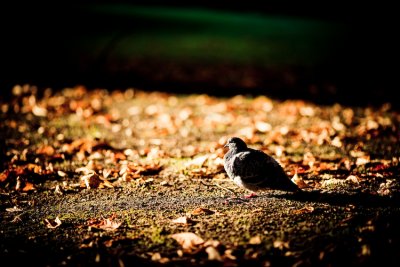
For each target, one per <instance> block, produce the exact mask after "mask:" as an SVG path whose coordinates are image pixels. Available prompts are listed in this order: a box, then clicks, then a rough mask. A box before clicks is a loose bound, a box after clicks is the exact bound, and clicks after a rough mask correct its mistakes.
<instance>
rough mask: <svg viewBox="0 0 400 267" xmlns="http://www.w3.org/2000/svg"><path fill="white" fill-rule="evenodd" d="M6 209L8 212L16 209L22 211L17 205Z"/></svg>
mask: <svg viewBox="0 0 400 267" xmlns="http://www.w3.org/2000/svg"><path fill="white" fill-rule="evenodd" d="M6 211H8V212H17V211H22V209H21V208H18V207H17V206H14V207H12V208H6Z"/></svg>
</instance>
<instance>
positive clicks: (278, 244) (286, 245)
mask: <svg viewBox="0 0 400 267" xmlns="http://www.w3.org/2000/svg"><path fill="white" fill-rule="evenodd" d="M273 246H274V248H277V249H280V250H283V249H284V248H286V249H288V248H289V241H282V240H275V241H274V243H273Z"/></svg>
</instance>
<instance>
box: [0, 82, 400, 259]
mask: <svg viewBox="0 0 400 267" xmlns="http://www.w3.org/2000/svg"><path fill="white" fill-rule="evenodd" d="M0 106H1V112H0V116H1V121H2V123H1V124H0V128H1V131H2V140H1V142H2V143H0V145H1V149H2V150H1V151H0V153H2V154H1V155H0V156H1V158H2V159H3V160H2V166H1V169H0V190H1V200H2V210H3V211H4V212H6V214H5V215H4V219H3V221H4V222H11V221H14V220H12V218H14V219H16V218H17V217H18V220H15V221H14V222H13V223H12V225H13V226H6V227H16V225H18V224H21V223H23V222H24V221H26V220H25V219H24V218H34V217H39V218H37V219H39V220H40V221H43V220H44V221H45V225H46V227H48V228H57V227H59V226H60V225H61V222H62V226H63V227H61V229H64V228H68V227H73V228H76V227H77V226H79V225H82V222H86V223H85V224H84V225H85V226H86V227H89V228H90V229H97V230H100V231H102V232H104V233H105V235H104V236H100V235H98V234H99V233H97V232H96V231H90V232H89V234H88V240H89V241H88V242H89V243H91V244H93V245H92V246H87V249H89V248H95V247H96V246H95V244H98V245H97V246H100V245H99V244H106V243H107V244H108V245H107V246H106V247H107V249H108V248H110V249H117V248H118V247H119V248H121V247H123V248H124V250H122V251H121V250H120V251H118V253H121V254H124V253H126V251H132V248H133V247H135V248H136V250H134V254H135V255H141V256H140V257H143V258H144V259H149V260H152V261H155V262H160V263H162V262H163V263H171V262H179V261H182V260H187V261H188V262H190V260H194V261H195V262H197V263H202V262H203V263H204V261H207V260H208V261H217V262H223V263H225V264H226V265H229V264H232V265H234V264H233V263H234V262H235V261H238V262H240V261H242V262H243V261H247V260H249V261H251V260H255V259H256V260H258V261H259V262H263V263H268V262H270V261H271V260H272V261H274V260H275V261H277V262H279V263H292V264H295V263H296V262H299V260H300V261H301V260H303V261H304V260H306V259H305V258H301V255H303V254H302V253H304V255H308V254H309V253H311V254H312V253H316V255H319V256H316V257H315V258H314V259H311V261H312V262H313V263H314V264H322V265H324V263H326V264H327V265H329V262H324V259H326V258H329V255H331V256H335V255H339V254H340V250H338V249H336V246H331V245H330V244H329V242H328V243H324V242H327V241H326V240H329V241H330V243H335V242H342V240H340V239H339V240H338V239H334V238H333V236H335V234H334V232H335V231H336V232H335V233H336V234H337V236H342V237H343V238H347V239H348V240H349V241H347V242H349V243H351V244H353V246H354V251H353V250H352V247H349V249H348V253H350V254H351V255H352V257H353V261H355V262H360V261H361V260H362V259H361V258H360V257H361V256H362V257H367V258H371V257H373V256H374V255H375V254H374V250H373V246H371V244H373V242H372V239H371V238H370V236H368V235H366V232H365V234H363V233H364V232H363V231H361V232H359V231H358V230H360V229H362V228H360V224H359V223H358V221H357V220H361V221H362V219H357V218H358V216H360V215H359V214H357V212H360V211H359V209H361V208H360V206H361V207H362V206H363V205H364V206H365V205H366V204H365V203H370V202H368V201H365V202H359V201H361V200H362V199H364V198H365V199H367V200H368V199H374V197H376V196H377V197H382V199H380V198H378V202H379V201H384V200H386V199H394V200H396V199H399V195H400V190H399V188H400V186H399V175H400V172H399V170H400V169H399V159H400V147H399V143H400V142H399V138H400V134H399V133H400V130H399V128H400V115H399V113H398V111H396V110H393V109H391V107H390V104H385V105H383V106H381V107H376V108H373V107H345V106H341V105H339V104H335V105H332V106H318V105H315V104H312V103H309V102H306V101H302V100H287V101H284V102H282V101H276V100H272V99H269V98H267V97H265V96H258V97H247V96H235V97H230V98H217V97H211V96H208V95H184V96H177V95H174V94H167V93H160V92H152V93H149V92H143V91H140V90H137V89H127V90H124V91H121V90H115V91H107V90H103V89H96V90H88V89H86V88H85V87H83V86H77V87H74V88H66V89H63V90H60V91H54V92H53V91H52V90H51V89H46V90H45V91H44V92H43V94H39V92H38V89H37V88H36V87H35V86H30V85H23V86H19V85H17V86H15V87H14V88H13V90H12V96H11V98H10V99H9V101H8V102H0ZM234 135H237V136H239V137H241V138H243V139H244V140H245V141H246V142H247V143H248V144H249V145H250V146H252V147H255V148H257V149H261V150H263V151H264V152H266V153H269V154H271V155H272V156H273V157H275V158H276V159H277V160H278V161H279V162H280V164H281V165H282V166H283V167H284V169H285V170H286V171H287V174H288V175H289V177H291V178H292V181H293V182H294V183H296V184H297V185H298V186H299V187H300V188H302V189H303V190H304V191H306V192H314V191H319V192H322V193H324V194H325V193H326V194H325V195H324V194H323V195H322V196H323V197H321V198H322V199H320V200H319V199H318V197H317V198H316V197H312V198H311V199H309V200H302V199H296V198H293V199H290V197H289V199H286V200H285V197H282V195H279V194H278V195H274V194H272V196H271V197H268V196H261V197H259V198H255V199H254V200H251V201H252V203H251V205H250V204H248V203H246V202H243V203H241V204H238V203H236V204H229V205H226V204H222V203H224V199H221V198H223V197H225V194H226V193H227V192H234V191H235V192H238V193H244V191H243V190H242V189H239V188H236V187H234V185H232V183H231V182H230V181H229V179H228V178H227V176H226V175H225V172H224V169H223V155H224V153H225V150H224V148H223V145H224V144H225V142H226V140H227V138H228V137H230V136H234ZM214 185H218V186H214ZM222 188H226V189H228V188H232V190H233V191H231V189H228V190H221V189H222ZM46 192H47V193H46ZM42 194H43V195H42ZM44 194H49V196H46V197H45V195H44ZM52 194H54V196H52ZM357 194H361V195H360V197H359V198H357V197H355V198H352V196H353V195H355V196H357ZM330 195H332V196H334V197H330ZM312 196H313V195H312ZM42 197H43V198H44V199H45V200H43V204H41V203H40V201H39V202H38V201H36V202H35V201H34V200H35V199H36V198H38V199H39V200H40V199H41V198H42ZM53 197H54V199H53ZM25 198H28V199H31V200H27V202H23V201H25V200H24V199H25ZM128 198H129V199H128ZM3 199H4V201H3ZM69 199H71V202H69ZM73 199H75V200H73ZM342 199H349V201H350V203H348V204H349V205H352V207H353V208H351V209H349V208H348V207H349V205H343V207H342V206H341V205H342V202H341V201H345V200H342ZM46 201H54V203H58V204H54V205H55V206H54V207H58V205H61V204H60V203H64V201H65V203H72V205H71V204H67V205H66V206H68V207H62V208H54V207H47V208H44V206H45V205H48V204H46ZM74 201H75V202H74ZM324 201H327V202H328V204H324ZM372 202H374V201H372ZM166 203H170V204H166ZM205 203H206V205H205ZM384 203H386V202H384ZM70 205H71V206H70ZM99 205H101V206H99ZM368 205H370V204H368ZM69 206H70V207H69ZM3 207H4V208H3ZM32 207H37V208H38V209H39V210H40V212H38V213H33V212H32V210H33V209H32ZM100 207H101V208H100ZM397 209H398V207H397ZM288 210H289V212H287V211H288ZM50 211H52V212H59V211H62V212H63V215H62V217H61V215H60V217H57V218H56V219H58V220H57V221H56V220H51V219H48V218H49V217H51V216H52V214H51V213H50ZM83 211H85V212H83ZM255 211H257V212H255ZM17 212H21V214H20V215H18V216H17V217H15V216H12V217H10V216H11V214H13V213H17ZM80 212H81V213H82V214H81V215H77V214H79V213H80ZM110 212H114V213H115V212H117V213H118V219H116V218H117V217H116V215H109V214H110ZM363 212H365V215H364V216H366V217H368V218H371V217H372V218H374V220H373V223H374V224H375V225H376V226H377V228H374V230H373V231H372V233H375V232H376V231H378V230H376V229H381V230H379V231H383V232H384V233H387V232H386V230H385V229H386V228H379V227H381V226H380V221H385V220H386V219H387V218H391V217H390V215H384V214H386V213H385V212H384V211H380V212H378V210H376V209H375V208H373V207H371V208H366V209H364V210H363ZM391 212H395V211H393V210H391ZM342 213H343V214H342ZM53 214H54V213H53ZM56 214H60V213H56ZM382 214H383V215H382ZM389 214H390V212H389ZM40 216H42V217H40ZM385 216H386V217H385ZM388 216H389V217H388ZM64 217H65V218H66V219H63V218H64ZM193 217H195V219H196V220H193ZM43 218H45V219H43ZM59 218H61V220H60V219H59ZM93 218H105V219H93ZM305 218H307V219H305ZM7 220H8V221H7ZM124 221H126V224H124V223H123V222H124ZM315 221H317V222H315ZM344 221H345V222H346V223H345V224H344V223H342V222H344ZM335 222H336V225H337V227H339V228H337V227H336V226H335ZM394 222H395V220H394V221H393V220H392V221H390V220H389V221H388V222H387V224H386V226H385V227H387V229H390V230H391V231H393V227H394V226H393V225H394ZM125 225H128V226H129V227H128V228H126V227H125ZM346 225H351V226H352V227H353V228H354V230H351V231H353V232H352V233H353V235H354V236H358V238H361V239H360V240H363V242H364V243H361V244H359V243H358V242H359V241H357V239H355V238H353V237H350V236H346V234H345V233H346V231H347V230H343V231H342V230H341V229H342V228H343V227H345V226H346ZM76 229H81V228H79V227H78V228H76ZM127 229H129V230H127ZM382 229H383V230H382ZM79 231H80V230H79ZM388 231H389V230H388ZM107 233H110V235H108V234H107ZM111 233H112V234H111ZM360 233H361V234H360ZM370 234H371V233H370ZM377 234H379V233H377ZM7 236H8V238H9V239H10V238H11V239H12V238H13V235H10V234H8V235H7ZM200 236H201V237H200ZM298 236H299V237H304V236H306V237H307V236H311V238H310V239H308V238H306V240H304V238H297V237H298ZM383 236H384V235H383ZM103 239H105V240H103ZM170 239H173V240H175V241H176V242H177V243H178V245H179V246H176V244H175V243H173V242H171V241H170ZM389 239H390V240H391V239H392V237H389V238H388V240H389ZM307 240H308V241H307ZM314 240H316V241H315V242H316V243H313V242H314ZM395 240H398V239H395ZM135 242H138V243H139V244H136V243H135ZM352 242H353V243H352ZM368 242H370V243H368ZM391 242H392V241H391ZM133 243H135V244H136V245H137V246H133V245H132V244H133ZM124 244H131V245H130V246H128V247H124ZM315 244H319V245H321V244H322V247H321V249H324V251H318V249H317V247H316V245H315ZM390 244H393V242H392V243H390ZM114 246H116V247H114ZM82 247H85V246H82ZM2 248H3V247H2ZM289 249H290V251H289ZM310 249H314V250H315V251H309V250H310ZM277 251H282V252H279V253H278V252H277ZM109 253H110V255H111V254H112V252H111V250H109ZM307 253H308V254H307ZM335 253H336V254H335ZM118 255H119V254H118ZM124 255H125V254H124ZM298 255H300V256H298ZM321 255H322V256H321ZM359 255H361V256H359ZM114 256H115V255H114ZM114 256H113V257H114ZM115 257H117V256H115ZM285 257H286V258H287V259H284V258H285ZM298 257H300V258H298ZM339 258H340V257H339ZM96 259H97V261H102V257H101V256H100V257H98V258H96ZM118 260H119V261H122V259H118ZM284 265H285V264H284ZM288 265H290V264H288Z"/></svg>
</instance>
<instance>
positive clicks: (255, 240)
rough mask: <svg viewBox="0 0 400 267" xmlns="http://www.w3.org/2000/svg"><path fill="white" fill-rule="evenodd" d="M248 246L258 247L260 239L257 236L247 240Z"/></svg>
mask: <svg viewBox="0 0 400 267" xmlns="http://www.w3.org/2000/svg"><path fill="white" fill-rule="evenodd" d="M249 244H250V245H259V244H261V237H260V236H259V235H256V236H253V237H252V238H250V240H249Z"/></svg>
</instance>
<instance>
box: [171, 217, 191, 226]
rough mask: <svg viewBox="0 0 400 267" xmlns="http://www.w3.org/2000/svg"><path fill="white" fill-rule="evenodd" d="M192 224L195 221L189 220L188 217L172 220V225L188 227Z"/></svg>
mask: <svg viewBox="0 0 400 267" xmlns="http://www.w3.org/2000/svg"><path fill="white" fill-rule="evenodd" d="M192 222H193V221H192V220H191V219H190V218H188V217H187V216H182V217H179V218H176V219H174V220H172V223H176V224H183V225H188V224H190V223H192Z"/></svg>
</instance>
